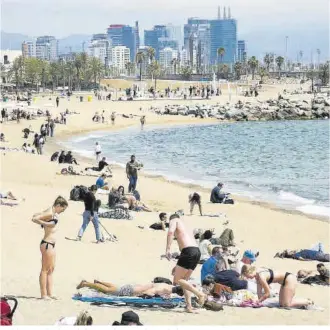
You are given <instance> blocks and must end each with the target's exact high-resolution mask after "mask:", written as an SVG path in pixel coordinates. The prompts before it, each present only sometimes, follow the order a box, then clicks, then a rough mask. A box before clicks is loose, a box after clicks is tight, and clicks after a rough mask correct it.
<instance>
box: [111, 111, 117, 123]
mask: <svg viewBox="0 0 330 330" xmlns="http://www.w3.org/2000/svg"><path fill="white" fill-rule="evenodd" d="M115 119H116V115H115V113H114V112H113V113H112V114H111V123H112V125H114V124H115Z"/></svg>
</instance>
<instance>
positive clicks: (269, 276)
mask: <svg viewBox="0 0 330 330" xmlns="http://www.w3.org/2000/svg"><path fill="white" fill-rule="evenodd" d="M241 275H242V276H243V277H246V278H248V279H256V281H257V286H258V289H257V292H258V298H259V302H260V303H261V302H263V301H265V300H266V299H268V298H269V297H270V287H269V285H270V284H271V283H279V284H281V289H280V294H279V303H280V307H293V308H306V307H307V306H308V305H312V304H313V302H311V301H310V300H306V299H305V300H294V299H293V298H294V296H295V293H296V287H297V278H296V276H295V275H293V274H291V273H284V272H279V271H273V270H272V269H257V268H256V267H254V266H251V265H244V266H243V268H242V272H241Z"/></svg>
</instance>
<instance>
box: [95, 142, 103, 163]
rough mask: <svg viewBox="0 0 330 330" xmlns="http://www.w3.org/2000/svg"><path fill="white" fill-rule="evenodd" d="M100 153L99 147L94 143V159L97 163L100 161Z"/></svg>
mask: <svg viewBox="0 0 330 330" xmlns="http://www.w3.org/2000/svg"><path fill="white" fill-rule="evenodd" d="M101 153H102V148H101V145H100V144H99V143H98V142H96V143H95V157H96V161H97V162H98V161H99V160H100V159H101Z"/></svg>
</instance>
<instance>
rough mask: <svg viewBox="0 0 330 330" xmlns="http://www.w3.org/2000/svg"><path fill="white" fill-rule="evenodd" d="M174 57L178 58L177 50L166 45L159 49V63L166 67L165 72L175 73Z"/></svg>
mask: <svg viewBox="0 0 330 330" xmlns="http://www.w3.org/2000/svg"><path fill="white" fill-rule="evenodd" d="M174 59H178V51H177V50H175V49H172V48H169V47H166V48H164V49H162V50H161V51H159V63H160V65H161V66H162V67H163V68H164V69H165V73H167V74H173V73H174V65H173V64H172V60H174Z"/></svg>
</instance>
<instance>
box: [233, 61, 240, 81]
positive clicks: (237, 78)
mask: <svg viewBox="0 0 330 330" xmlns="http://www.w3.org/2000/svg"><path fill="white" fill-rule="evenodd" d="M234 72H235V78H236V80H240V79H241V74H242V63H241V62H236V63H235V65H234Z"/></svg>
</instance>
